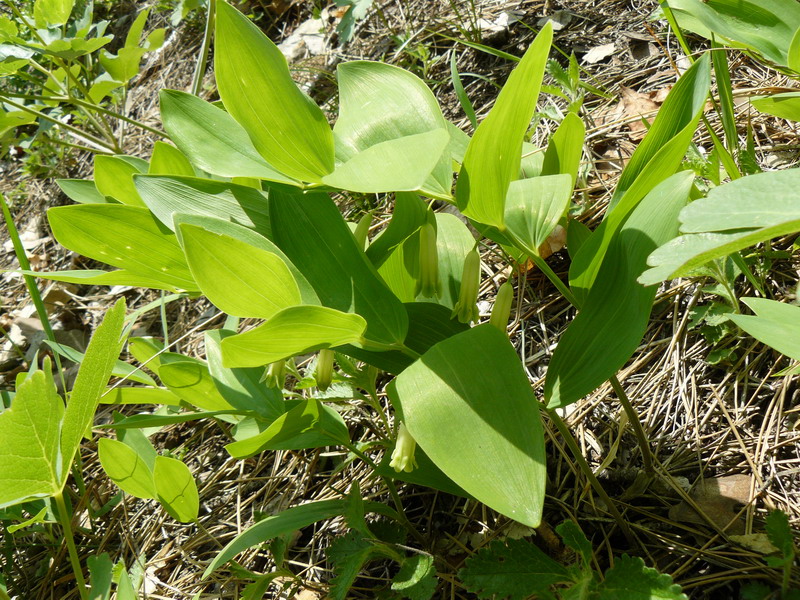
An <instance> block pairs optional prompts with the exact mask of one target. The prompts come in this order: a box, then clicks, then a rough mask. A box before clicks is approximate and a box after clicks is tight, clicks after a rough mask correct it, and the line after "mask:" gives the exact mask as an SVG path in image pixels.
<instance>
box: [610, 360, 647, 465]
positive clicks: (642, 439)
mask: <svg viewBox="0 0 800 600" xmlns="http://www.w3.org/2000/svg"><path fill="white" fill-rule="evenodd" d="M609 381H610V382H611V387H612V388H614V392H615V393H616V394H617V398H618V399H619V403H620V404H622V410H624V411H625V414H626V415H627V417H628V422H629V423H630V424H631V427H633V434H634V435H635V436H636V440H637V441H638V442H639V449H640V450H641V452H642V462H643V463H644V470H645V473H647V474H648V475H650V476H654V475H655V473H656V472H655V468H654V467H653V453H652V451H651V450H650V443H649V442H648V440H647V434H646V433H645V432H644V428H643V427H642V422H641V421H640V420H639V415H637V414H636V410H635V409H634V408H633V404H631V401H630V399H629V398H628V395H627V394H626V393H625V390H624V389H622V384H621V383H620V382H619V379H617V376H616V375H614V376H613V377H612V378H611V379H609Z"/></svg>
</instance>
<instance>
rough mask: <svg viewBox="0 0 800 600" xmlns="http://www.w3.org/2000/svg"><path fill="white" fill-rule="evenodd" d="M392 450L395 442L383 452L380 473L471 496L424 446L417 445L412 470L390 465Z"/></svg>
mask: <svg viewBox="0 0 800 600" xmlns="http://www.w3.org/2000/svg"><path fill="white" fill-rule="evenodd" d="M389 385H390V387H389V388H387V391H389V392H390V393H394V392H392V391H391V390H392V384H389ZM392 452H394V444H392V445H390V446H388V447H387V448H386V451H385V452H384V453H383V459H382V460H381V462H380V464H379V465H378V470H377V473H378V474H379V475H381V476H383V477H388V478H390V479H397V480H398V481H405V482H407V483H413V484H414V485H421V486H424V487H429V488H433V489H435V490H440V491H442V492H445V493H446V494H451V495H453V496H460V497H462V498H469V497H470V495H469V494H468V493H467V492H465V491H464V490H463V489H461V488H460V487H459V486H458V485H456V484H455V483H453V480H452V479H450V478H449V477H448V476H447V475H445V474H444V473H442V470H441V469H440V468H439V467H437V466H436V465H435V464H433V462H432V461H431V459H430V458H428V455H427V454H425V452H424V451H423V450H422V448H419V447H417V448H416V450H415V451H414V460H415V462H416V463H417V466H416V467H415V468H414V470H413V471H411V472H406V471H400V472H399V473H398V472H397V471H395V470H394V469H393V468H392V467H390V466H389V463H390V462H391V460H392Z"/></svg>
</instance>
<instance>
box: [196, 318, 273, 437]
mask: <svg viewBox="0 0 800 600" xmlns="http://www.w3.org/2000/svg"><path fill="white" fill-rule="evenodd" d="M232 335H235V332H233V331H229V330H227V329H214V330H212V331H206V332H205V337H204V340H205V347H206V358H207V360H208V370H209V373H211V377H212V378H213V379H214V385H215V386H216V387H217V390H218V391H219V393H220V394H222V396H223V397H224V398H225V400H227V401H228V402H229V403H230V404H231V405H232V406H234V407H235V408H237V409H239V410H248V411H253V412H255V413H256V414H258V415H260V416H261V417H263V418H264V419H266V420H268V421H273V420H275V419H277V418H278V417H279V416H280V415H282V414H283V413H284V412H285V411H286V404H285V402H284V400H283V395H282V394H281V390H279V389H277V388H274V387H272V388H271V387H267V385H266V384H265V383H263V382H262V381H261V377H262V376H263V374H264V369H261V368H250V369H242V368H237V369H229V368H225V367H223V366H222V340H224V339H225V338H228V337H230V336H232Z"/></svg>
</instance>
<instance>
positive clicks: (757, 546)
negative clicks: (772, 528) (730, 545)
mask: <svg viewBox="0 0 800 600" xmlns="http://www.w3.org/2000/svg"><path fill="white" fill-rule="evenodd" d="M730 538H731V541H733V542H736V543H737V544H739V545H740V546H742V547H744V548H747V549H748V550H752V551H753V552H758V553H759V554H774V553H775V552H778V551H779V550H778V549H777V548H776V547H775V546H773V545H772V542H770V541H769V537H768V536H767V534H766V533H750V534H748V535H732V536H730Z"/></svg>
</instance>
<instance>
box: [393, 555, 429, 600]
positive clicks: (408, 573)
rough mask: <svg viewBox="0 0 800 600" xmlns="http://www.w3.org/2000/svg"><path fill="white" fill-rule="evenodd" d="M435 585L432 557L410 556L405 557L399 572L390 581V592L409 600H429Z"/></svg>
mask: <svg viewBox="0 0 800 600" xmlns="http://www.w3.org/2000/svg"><path fill="white" fill-rule="evenodd" d="M437 583H438V579H436V568H435V567H434V566H433V556H432V555H430V554H412V555H411V556H408V557H406V559H405V560H404V561H403V564H402V565H401V567H400V571H399V572H398V573H397V575H395V576H394V578H393V579H392V590H394V591H395V592H399V593H400V594H402V595H403V597H404V598H411V600H430V598H432V597H433V593H434V592H435V591H436V584H437Z"/></svg>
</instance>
